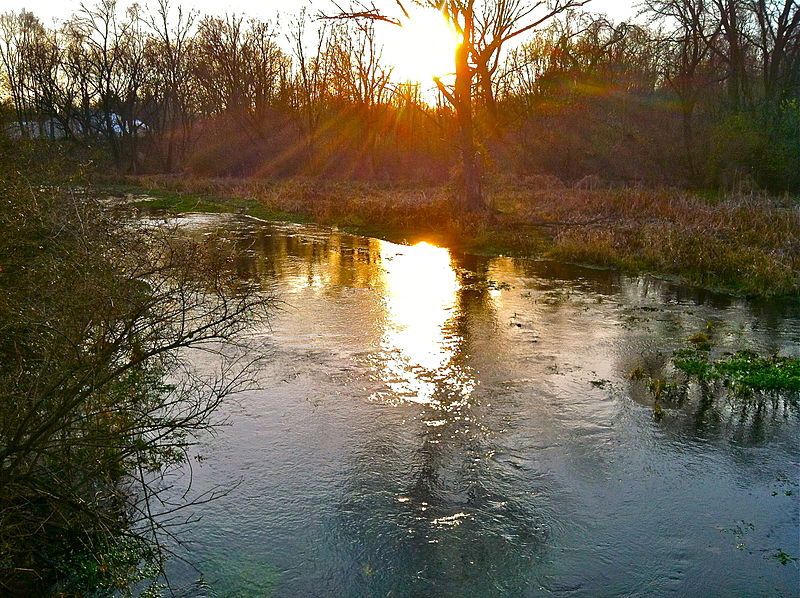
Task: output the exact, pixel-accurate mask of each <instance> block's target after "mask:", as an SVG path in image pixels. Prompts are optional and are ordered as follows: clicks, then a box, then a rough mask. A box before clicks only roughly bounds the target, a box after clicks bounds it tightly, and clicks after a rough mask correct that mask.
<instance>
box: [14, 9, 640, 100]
mask: <svg viewBox="0 0 800 598" xmlns="http://www.w3.org/2000/svg"><path fill="white" fill-rule="evenodd" d="M97 1H98V0H61V1H59V2H56V1H54V0H0V13H4V12H7V11H11V10H14V11H19V10H22V9H23V8H24V9H26V10H29V11H31V12H33V13H34V14H35V15H37V16H38V17H39V18H41V19H42V21H44V22H45V24H52V23H53V22H54V21H63V20H64V19H66V18H68V17H69V16H70V15H71V14H73V13H75V12H77V11H78V10H80V6H81V3H82V2H83V3H85V4H86V5H88V6H93V5H94V4H96V3H97ZM133 2H134V0H117V4H118V6H119V7H120V8H124V7H127V6H128V5H130V4H132V3H133ZM138 3H139V4H140V5H142V6H144V7H148V6H154V5H155V0H138ZM171 3H172V5H173V6H182V7H183V8H184V9H190V8H191V9H194V10H196V11H199V13H200V14H201V15H205V14H211V15H224V14H227V13H239V14H244V15H247V16H252V17H255V18H259V19H263V20H269V21H271V22H275V21H277V22H278V23H288V22H290V21H291V20H292V17H293V16H294V15H297V14H298V13H299V12H300V10H301V9H302V8H304V7H305V8H306V11H307V13H308V14H309V15H311V16H317V15H319V14H320V13H326V14H335V13H336V12H337V10H338V9H337V8H336V6H335V5H334V3H333V1H332V0H306V1H300V0H261V1H260V2H256V3H254V2H252V0H171ZM339 4H340V6H347V2H346V1H343V2H340V3H339ZM405 4H407V6H406V8H407V9H408V11H409V15H410V17H411V18H410V19H405V18H403V17H402V13H401V12H400V11H399V9H398V8H397V5H396V4H395V2H394V1H393V0H375V5H376V6H377V7H379V8H380V9H382V10H384V11H385V12H386V14H388V15H391V16H393V17H396V18H402V22H403V26H402V27H396V26H394V25H390V24H388V23H377V24H376V28H375V29H376V37H377V40H378V42H379V43H380V44H383V60H384V62H385V63H386V65H388V66H390V67H392V69H393V76H392V78H393V79H394V80H395V81H398V82H405V81H418V82H420V83H421V84H422V89H421V91H422V92H423V95H427V94H428V93H429V92H430V91H432V90H433V89H435V86H434V84H433V77H434V76H436V77H443V78H444V77H445V76H446V75H448V74H450V73H452V72H453V70H454V65H453V61H454V52H455V48H456V44H457V43H458V36H457V34H456V33H455V31H454V30H453V29H452V28H451V26H450V25H449V24H448V23H447V21H446V20H445V18H444V17H443V16H442V15H441V14H440V13H437V12H436V11H435V10H432V9H429V8H421V7H419V6H415V5H413V4H412V3H410V2H407V3H405ZM585 9H586V10H590V11H592V12H603V13H606V14H607V15H608V16H609V17H611V18H612V19H613V20H615V21H620V20H623V19H626V18H631V17H632V16H633V15H634V11H633V9H632V8H631V3H630V2H620V1H618V0H592V1H591V2H589V3H588V4H587V5H586V6H585ZM276 41H277V42H278V43H279V44H282V45H284V46H285V49H286V50H288V44H286V43H285V40H284V39H280V38H279V39H277V40H276ZM520 41H523V40H522V39H520Z"/></svg>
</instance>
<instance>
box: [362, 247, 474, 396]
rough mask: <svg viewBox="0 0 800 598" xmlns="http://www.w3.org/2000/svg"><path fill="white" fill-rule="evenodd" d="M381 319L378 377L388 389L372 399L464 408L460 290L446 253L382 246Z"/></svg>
mask: <svg viewBox="0 0 800 598" xmlns="http://www.w3.org/2000/svg"><path fill="white" fill-rule="evenodd" d="M380 251H381V263H382V266H383V276H382V284H381V287H382V291H383V294H384V302H385V306H386V319H385V326H384V332H383V336H382V339H381V354H380V355H379V356H378V359H379V361H380V364H379V371H380V377H381V379H382V380H383V382H384V383H385V384H386V386H387V387H388V389H389V392H388V393H377V395H376V396H375V397H374V398H377V399H380V400H384V401H386V402H389V403H400V402H405V401H410V402H414V403H423V404H429V405H433V406H436V407H440V408H442V409H453V408H457V407H459V406H463V405H465V404H466V402H467V399H468V398H469V396H470V394H471V392H472V390H473V388H474V380H473V379H472V377H471V376H470V375H469V373H468V371H467V370H466V368H464V367H463V365H461V364H460V363H459V359H458V354H457V353H458V346H459V343H460V342H461V338H460V336H459V335H458V334H457V333H456V332H455V331H454V327H453V323H454V321H455V318H456V317H457V316H458V292H459V290H460V288H461V285H460V283H459V281H458V277H457V275H456V272H455V270H454V269H453V267H452V265H451V263H450V253H449V251H448V250H447V249H444V248H441V247H435V246H433V245H430V244H428V243H424V242H423V243H418V244H417V245H414V246H411V247H407V246H402V245H395V244H394V243H389V242H384V241H382V242H381V245H380Z"/></svg>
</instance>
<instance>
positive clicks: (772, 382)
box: [673, 349, 800, 392]
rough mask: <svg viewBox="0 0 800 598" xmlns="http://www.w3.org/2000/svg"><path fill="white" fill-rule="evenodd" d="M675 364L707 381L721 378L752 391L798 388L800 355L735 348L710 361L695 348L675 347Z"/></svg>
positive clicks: (705, 354) (703, 353) (799, 382)
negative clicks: (790, 356)
mask: <svg viewBox="0 0 800 598" xmlns="http://www.w3.org/2000/svg"><path fill="white" fill-rule="evenodd" d="M673 362H674V364H675V367H676V368H678V369H679V370H681V371H682V372H684V373H685V374H687V375H688V376H693V377H696V378H698V379H700V380H706V381H712V382H713V381H721V382H724V383H726V384H730V385H733V386H736V387H739V388H742V389H746V390H752V391H792V392H798V391H800V359H791V358H788V357H779V356H776V355H773V356H771V357H760V356H759V355H758V354H756V353H754V352H752V351H737V352H736V353H733V354H731V355H726V356H724V357H723V358H721V359H718V360H716V361H712V360H710V359H709V357H708V353H707V352H705V351H700V350H697V349H682V350H680V351H676V352H675V355H674V357H673Z"/></svg>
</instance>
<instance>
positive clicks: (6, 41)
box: [0, 0, 800, 191]
mask: <svg viewBox="0 0 800 598" xmlns="http://www.w3.org/2000/svg"><path fill="white" fill-rule="evenodd" d="M488 4H491V3H488ZM496 4H497V5H498V7H499V8H498V10H497V11H495V12H496V13H497V14H500V8H502V7H500V4H501V3H500V2H498V3H496ZM589 6H590V5H589ZM484 14H487V15H491V14H494V13H493V12H492V11H491V10H488V11H487V12H485V13H484ZM638 20H639V21H641V22H642V23H647V24H646V25H644V24H632V23H620V24H615V23H612V22H610V21H609V20H607V19H606V18H604V17H602V16H597V15H592V14H590V13H587V12H579V11H577V10H569V11H564V12H561V13H559V14H557V15H555V17H554V18H553V19H550V20H549V21H547V22H546V23H544V24H543V26H542V27H541V28H539V29H535V30H532V31H531V32H529V33H528V34H527V35H528V37H527V39H525V40H523V41H522V43H519V44H518V45H516V46H515V47H513V48H510V49H508V51H506V52H504V53H497V52H495V53H492V54H491V60H490V61H486V62H484V63H480V62H474V63H473V64H471V68H472V69H473V70H474V76H473V74H471V75H470V81H471V85H472V91H471V93H472V96H473V101H472V105H473V106H474V108H471V110H474V117H475V120H474V123H475V130H476V139H477V146H476V147H477V152H478V154H479V157H480V160H479V161H480V163H481V167H482V171H483V172H484V174H486V173H492V172H495V173H502V174H510V175H512V176H515V177H524V176H528V175H541V174H546V175H553V176H556V177H559V178H560V179H562V180H564V181H566V182H572V181H577V180H579V179H582V178H584V177H586V176H587V175H595V176H596V177H600V178H602V179H603V180H604V181H611V182H625V183H636V184H639V183H642V184H669V185H694V186H703V187H710V188H732V187H738V188H754V187H759V188H767V189H770V190H773V191H783V190H798V189H800V169H798V168H797V161H798V156H800V100H798V98H799V97H800V10H798V4H797V2H796V1H795V0H647V1H646V2H645V3H644V5H643V6H642V14H641V15H640V19H638ZM382 26H388V25H384V24H376V22H375V21H374V20H369V19H343V20H319V19H314V18H312V17H311V16H310V15H308V14H306V13H303V12H301V13H299V14H298V15H296V16H295V17H294V18H293V19H291V20H290V21H289V22H283V23H280V24H279V23H278V21H277V17H276V20H275V21H261V20H255V19H247V18H245V17H243V16H238V15H227V16H223V17H211V16H205V17H201V16H200V15H198V14H196V13H194V12H192V11H186V10H182V9H181V8H179V7H177V6H172V5H170V3H169V0H160V1H159V3H158V4H157V5H156V6H155V8H154V9H153V10H151V11H144V10H142V9H141V8H139V7H138V5H132V6H131V7H129V8H127V9H126V10H122V7H120V6H118V5H117V4H116V2H115V0H101V2H100V3H99V4H97V5H95V6H94V7H84V8H82V9H81V10H80V11H79V12H77V13H76V14H75V15H74V16H73V17H71V18H70V19H68V20H67V21H66V22H64V23H63V24H61V25H60V26H59V27H56V28H51V27H46V26H45V25H43V24H42V22H41V21H40V20H39V19H37V18H36V17H35V16H34V15H32V14H30V13H27V12H22V13H7V14H5V15H3V16H2V17H0V59H2V65H0V66H1V67H2V77H3V83H4V85H5V87H6V88H7V92H8V93H7V97H8V100H7V102H6V104H5V111H6V118H5V121H6V131H7V132H9V134H11V135H12V136H13V135H17V136H44V137H51V138H59V139H62V138H63V139H66V140H69V141H73V142H75V143H78V144H82V145H97V143H98V141H99V140H102V148H103V150H104V152H106V153H107V155H108V156H110V159H111V161H112V162H113V165H114V166H115V167H116V168H117V169H118V170H120V171H125V172H183V173H187V174H193V175H198V176H258V177H272V176H294V175H312V176H328V177H330V176H336V177H342V178H363V179H383V180H424V181H431V180H441V179H442V178H444V177H447V176H449V175H453V174H454V173H455V174H457V172H458V169H459V166H458V164H459V161H458V157H457V152H456V146H457V142H456V139H457V136H458V129H459V123H458V122H457V118H456V114H455V111H454V109H453V105H452V102H448V101H446V99H445V94H444V91H442V90H441V89H440V91H439V92H437V93H438V96H432V95H431V96H430V97H429V96H427V95H426V92H425V89H424V88H423V87H420V85H418V84H409V83H406V84H399V83H397V82H395V81H394V79H393V78H392V72H391V71H392V68H391V65H389V64H387V63H386V62H385V60H384V59H383V57H382V52H381V46H380V29H379V28H380V27H382ZM376 29H377V31H376ZM488 30H489V28H488V27H487V28H486V29H485V31H488ZM477 31H478V33H476V35H480V28H478V29H477ZM474 48H476V49H478V50H480V49H481V40H475V43H474ZM473 56H476V57H477V56H479V52H477V51H476V52H474V53H473ZM487 56H489V54H487ZM445 91H446V90H445ZM431 98H432V99H431Z"/></svg>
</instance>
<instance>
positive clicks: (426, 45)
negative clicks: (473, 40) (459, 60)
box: [381, 6, 459, 86]
mask: <svg viewBox="0 0 800 598" xmlns="http://www.w3.org/2000/svg"><path fill="white" fill-rule="evenodd" d="M408 8H409V11H408V18H407V19H406V18H403V19H402V22H401V26H400V27H386V28H385V29H384V31H382V32H381V38H382V40H383V58H384V60H385V61H386V63H387V64H388V65H389V66H391V67H392V69H393V79H395V80H396V81H402V82H406V81H413V82H419V83H421V84H422V85H423V86H426V85H428V84H430V85H433V78H434V77H444V76H446V75H448V74H450V73H452V72H453V71H454V69H455V67H454V66H453V64H454V58H455V51H456V47H457V46H458V43H459V39H458V34H457V33H456V31H455V30H454V29H453V28H452V26H451V25H450V24H449V23H448V22H447V20H446V19H445V17H444V15H443V14H442V13H440V12H438V11H436V10H431V9H426V8H422V7H411V6H410V7H408Z"/></svg>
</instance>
